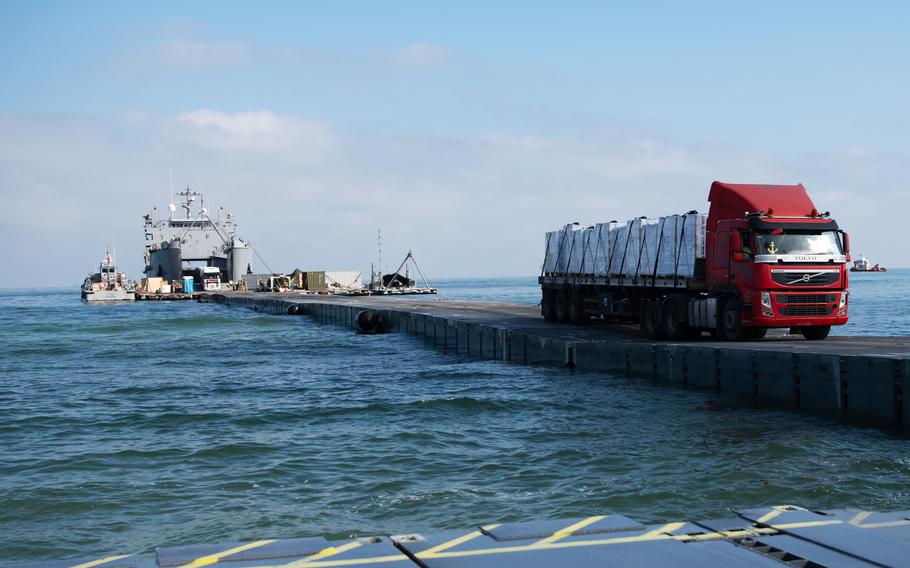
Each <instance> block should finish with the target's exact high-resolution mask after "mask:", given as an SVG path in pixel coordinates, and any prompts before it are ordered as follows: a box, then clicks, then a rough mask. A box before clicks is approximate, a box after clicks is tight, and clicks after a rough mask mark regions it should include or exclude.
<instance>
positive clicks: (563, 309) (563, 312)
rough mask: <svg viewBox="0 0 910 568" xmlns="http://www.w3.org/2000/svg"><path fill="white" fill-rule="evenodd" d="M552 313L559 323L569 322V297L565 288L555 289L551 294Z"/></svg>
mask: <svg viewBox="0 0 910 568" xmlns="http://www.w3.org/2000/svg"><path fill="white" fill-rule="evenodd" d="M553 300H554V301H553V315H554V316H555V317H556V321H558V322H560V323H568V322H569V310H568V303H569V298H568V294H567V293H566V291H565V290H556V291H555V292H554V294H553Z"/></svg>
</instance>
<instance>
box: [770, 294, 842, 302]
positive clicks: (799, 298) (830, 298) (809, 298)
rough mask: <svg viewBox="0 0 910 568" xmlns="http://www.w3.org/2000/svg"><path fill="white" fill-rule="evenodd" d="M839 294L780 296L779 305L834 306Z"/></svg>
mask: <svg viewBox="0 0 910 568" xmlns="http://www.w3.org/2000/svg"><path fill="white" fill-rule="evenodd" d="M836 301H837V294H778V295H777V303H778V304H791V305H792V304H833V303H834V302H836Z"/></svg>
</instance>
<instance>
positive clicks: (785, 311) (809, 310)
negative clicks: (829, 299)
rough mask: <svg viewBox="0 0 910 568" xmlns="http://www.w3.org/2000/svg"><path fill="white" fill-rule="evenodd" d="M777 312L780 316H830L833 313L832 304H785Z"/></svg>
mask: <svg viewBox="0 0 910 568" xmlns="http://www.w3.org/2000/svg"><path fill="white" fill-rule="evenodd" d="M777 313H779V314H780V315H782V316H830V315H831V314H833V313H834V306H786V307H783V308H780V309H779V310H778V311H777Z"/></svg>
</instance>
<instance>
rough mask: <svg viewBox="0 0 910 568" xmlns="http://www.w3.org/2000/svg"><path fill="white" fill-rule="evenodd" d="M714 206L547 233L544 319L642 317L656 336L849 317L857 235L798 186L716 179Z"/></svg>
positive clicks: (807, 329)
mask: <svg viewBox="0 0 910 568" xmlns="http://www.w3.org/2000/svg"><path fill="white" fill-rule="evenodd" d="M708 201H709V202H710V208H709V212H708V215H707V216H704V215H699V214H698V213H697V212H696V211H690V212H688V213H686V214H682V215H671V216H668V217H661V218H658V219H647V218H644V217H642V218H638V219H633V220H630V221H627V222H617V221H611V222H609V223H599V224H597V225H594V226H590V227H584V226H581V225H579V224H577V223H573V224H571V225H566V226H564V227H563V228H561V229H559V230H557V231H551V232H549V233H547V239H546V245H547V246H546V253H545V255H544V266H543V270H542V272H541V275H540V279H539V282H540V285H541V289H542V300H541V312H542V314H543V316H544V318H545V319H546V320H547V321H559V322H564V323H575V324H578V323H583V322H585V321H587V320H588V319H590V318H591V317H603V318H605V319H617V320H624V321H635V322H638V323H639V324H640V327H641V330H642V331H643V332H644V333H645V334H646V335H648V336H649V337H651V338H654V339H663V338H667V339H687V338H694V337H697V336H698V335H700V334H701V333H702V332H704V331H708V332H710V333H711V334H712V335H714V336H715V337H719V338H723V339H730V340H748V339H760V338H762V337H764V335H765V333H766V332H767V330H768V329H769V328H789V329H790V330H791V331H794V332H795V331H798V332H799V333H801V334H802V335H803V336H804V337H805V338H806V339H812V340H819V339H824V338H825V337H827V336H828V333H829V331H830V330H831V326H832V325H843V324H845V323H847V298H848V295H849V292H848V289H847V274H848V271H847V263H848V262H849V260H850V241H849V237H848V235H847V234H846V233H844V232H843V231H841V230H840V229H839V227H838V226H837V223H836V222H835V221H834V220H833V219H831V218H830V216H829V214H828V213H820V212H819V211H818V209H817V208H816V207H815V205H814V204H813V203H812V200H811V199H810V198H809V196H808V194H807V193H806V190H805V188H804V187H803V186H802V184H799V185H747V184H730V183H722V182H718V181H715V182H714V183H713V184H712V185H711V190H710V193H709V194H708Z"/></svg>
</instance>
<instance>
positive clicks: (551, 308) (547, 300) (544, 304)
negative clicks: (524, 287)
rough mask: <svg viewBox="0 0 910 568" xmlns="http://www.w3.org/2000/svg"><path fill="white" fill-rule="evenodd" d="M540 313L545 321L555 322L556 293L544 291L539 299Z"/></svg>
mask: <svg viewBox="0 0 910 568" xmlns="http://www.w3.org/2000/svg"><path fill="white" fill-rule="evenodd" d="M540 313H541V315H542V316H543V319H545V320H546V321H556V291H555V290H544V291H543V294H542V295H541V298H540Z"/></svg>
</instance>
